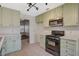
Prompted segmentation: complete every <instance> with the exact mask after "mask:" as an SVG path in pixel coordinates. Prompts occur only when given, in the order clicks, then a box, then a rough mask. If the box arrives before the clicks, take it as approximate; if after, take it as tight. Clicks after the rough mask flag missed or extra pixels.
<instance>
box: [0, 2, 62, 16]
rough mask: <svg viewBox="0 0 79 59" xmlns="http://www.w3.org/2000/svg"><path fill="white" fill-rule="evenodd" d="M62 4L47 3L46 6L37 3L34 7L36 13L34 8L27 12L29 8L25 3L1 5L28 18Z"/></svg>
mask: <svg viewBox="0 0 79 59" xmlns="http://www.w3.org/2000/svg"><path fill="white" fill-rule="evenodd" d="M62 4H63V3H48V5H45V3H37V4H36V6H37V7H38V8H39V10H38V11H37V10H36V9H35V8H34V7H32V8H31V9H30V10H29V11H27V9H28V8H29V7H28V5H27V3H1V5H2V6H3V7H7V8H11V9H15V10H19V11H20V12H21V14H23V15H30V16H37V15H40V14H42V13H44V12H47V11H49V10H51V9H53V8H55V7H57V6H59V5H62Z"/></svg>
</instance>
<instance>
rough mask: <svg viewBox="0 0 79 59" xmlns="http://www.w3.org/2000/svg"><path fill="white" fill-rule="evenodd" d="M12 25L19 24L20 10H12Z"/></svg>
mask: <svg viewBox="0 0 79 59" xmlns="http://www.w3.org/2000/svg"><path fill="white" fill-rule="evenodd" d="M12 26H14V27H16V26H20V12H19V11H16V10H12Z"/></svg>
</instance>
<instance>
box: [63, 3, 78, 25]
mask: <svg viewBox="0 0 79 59" xmlns="http://www.w3.org/2000/svg"><path fill="white" fill-rule="evenodd" d="M78 5H79V4H77V3H67V4H64V5H63V24H64V26H73V25H78V22H79V20H78V19H79V18H78V17H79V15H78V14H79V6H78Z"/></svg>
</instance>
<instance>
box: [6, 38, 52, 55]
mask: <svg viewBox="0 0 79 59" xmlns="http://www.w3.org/2000/svg"><path fill="white" fill-rule="evenodd" d="M7 56H52V55H51V54H49V53H48V52H46V51H45V50H44V49H43V48H41V47H40V45H39V44H38V43H34V44H29V43H28V42H27V39H24V40H22V49H21V50H20V51H17V52H13V53H10V54H7Z"/></svg>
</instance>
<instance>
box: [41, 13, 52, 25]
mask: <svg viewBox="0 0 79 59" xmlns="http://www.w3.org/2000/svg"><path fill="white" fill-rule="evenodd" d="M50 19H51V18H50V13H49V12H47V13H45V14H43V20H44V23H43V24H44V27H49V20H50Z"/></svg>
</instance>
